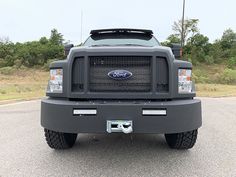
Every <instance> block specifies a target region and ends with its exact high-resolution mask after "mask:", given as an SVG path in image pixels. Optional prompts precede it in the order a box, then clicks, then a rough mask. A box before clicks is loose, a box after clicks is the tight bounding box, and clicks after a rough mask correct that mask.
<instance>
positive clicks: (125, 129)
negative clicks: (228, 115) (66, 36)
mask: <svg viewBox="0 0 236 177" xmlns="http://www.w3.org/2000/svg"><path fill="white" fill-rule="evenodd" d="M191 72H192V64H191V63H189V62H186V61H181V60H176V59H175V56H174V55H173V52H172V50H171V49H170V48H168V47H162V46H159V43H158V41H157V40H156V39H155V38H154V36H153V35H152V32H151V31H149V30H134V29H110V30H95V31H92V32H91V36H90V37H89V38H88V40H87V41H86V42H85V43H84V46H82V47H77V48H72V49H71V50H70V53H69V55H68V56H67V59H66V60H61V61H57V62H54V63H52V64H51V66H50V80H49V84H48V88H47V93H46V94H47V96H48V97H47V98H44V99H43V100H42V103H41V125H42V126H43V127H44V128H45V136H46V139H47V142H48V144H49V146H50V147H52V148H54V149H63V148H68V147H72V145H73V144H74V142H75V140H76V136H77V134H78V133H117V132H121V133H126V134H128V133H158V134H165V137H166V140H167V143H168V145H169V146H170V147H171V148H176V149H188V148H191V147H193V145H194V144H195V141H196V138H197V129H198V128H199V127H200V126H201V124H202V118H201V102H200V100H198V99H194V97H195V96H196V93H195V88H194V83H193V82H192V80H191ZM51 137H59V138H58V139H60V141H59V140H55V138H54V139H53V140H52V138H51ZM61 139H63V141H61ZM53 141H57V142H56V145H55V143H53ZM58 144H59V145H58Z"/></svg>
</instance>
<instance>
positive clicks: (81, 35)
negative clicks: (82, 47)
mask: <svg viewBox="0 0 236 177" xmlns="http://www.w3.org/2000/svg"><path fill="white" fill-rule="evenodd" d="M80 28H81V29H80V40H81V41H80V44H82V43H83V10H81V25H80Z"/></svg>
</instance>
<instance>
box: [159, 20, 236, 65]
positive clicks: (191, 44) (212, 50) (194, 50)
mask: <svg viewBox="0 0 236 177" xmlns="http://www.w3.org/2000/svg"><path fill="white" fill-rule="evenodd" d="M198 22H199V20H198V19H186V20H185V21H184V28H183V43H184V47H183V54H184V58H187V59H188V60H189V61H191V62H192V63H193V64H194V65H197V64H199V63H205V64H214V63H215V64H222V63H223V64H226V65H227V66H228V67H229V68H231V69H233V68H235V66H236V32H234V31H233V30H232V29H230V28H229V29H226V30H225V31H224V32H223V35H222V37H221V38H220V39H217V40H215V41H214V42H212V43H211V42H209V38H208V37H207V36H205V35H203V34H201V33H200V30H199V28H198ZM181 25H182V21H181V20H179V21H177V22H174V24H173V26H172V29H173V31H174V34H171V35H170V36H169V37H168V38H167V40H166V41H164V42H163V43H162V45H167V46H169V45H170V44H171V43H180V42H181V33H182V26H181Z"/></svg>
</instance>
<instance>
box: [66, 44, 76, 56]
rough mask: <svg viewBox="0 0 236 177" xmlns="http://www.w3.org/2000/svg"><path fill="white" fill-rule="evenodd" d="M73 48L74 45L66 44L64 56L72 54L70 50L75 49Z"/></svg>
mask: <svg viewBox="0 0 236 177" xmlns="http://www.w3.org/2000/svg"><path fill="white" fill-rule="evenodd" d="M73 47H74V45H73V44H66V45H65V46H64V54H65V56H67V55H68V54H69V53H70V49H71V48H73Z"/></svg>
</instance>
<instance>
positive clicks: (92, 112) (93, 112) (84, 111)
mask: <svg viewBox="0 0 236 177" xmlns="http://www.w3.org/2000/svg"><path fill="white" fill-rule="evenodd" d="M96 114H97V110H96V109H74V110H73V115H96Z"/></svg>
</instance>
